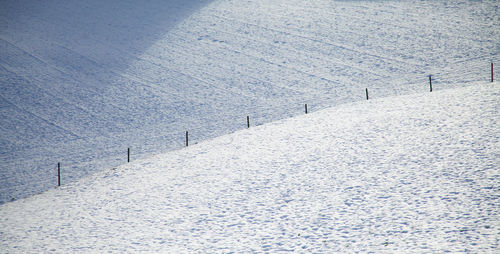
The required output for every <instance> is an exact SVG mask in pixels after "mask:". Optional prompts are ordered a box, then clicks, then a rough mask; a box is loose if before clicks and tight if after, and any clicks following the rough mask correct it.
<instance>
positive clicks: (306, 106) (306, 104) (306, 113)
mask: <svg viewBox="0 0 500 254" xmlns="http://www.w3.org/2000/svg"><path fill="white" fill-rule="evenodd" d="M306 114H307V104H306Z"/></svg>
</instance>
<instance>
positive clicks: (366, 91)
mask: <svg viewBox="0 0 500 254" xmlns="http://www.w3.org/2000/svg"><path fill="white" fill-rule="evenodd" d="M365 91H366V100H368V98H369V97H368V88H366V89H365Z"/></svg>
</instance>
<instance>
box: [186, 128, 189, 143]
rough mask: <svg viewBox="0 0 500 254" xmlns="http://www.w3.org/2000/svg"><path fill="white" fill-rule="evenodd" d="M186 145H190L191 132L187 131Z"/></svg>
mask: <svg viewBox="0 0 500 254" xmlns="http://www.w3.org/2000/svg"><path fill="white" fill-rule="evenodd" d="M186 146H189V133H188V132H187V131H186Z"/></svg>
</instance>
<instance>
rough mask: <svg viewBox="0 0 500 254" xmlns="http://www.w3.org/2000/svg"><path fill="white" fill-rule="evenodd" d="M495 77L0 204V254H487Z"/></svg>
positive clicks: (350, 108) (497, 150) (495, 192)
mask: <svg viewBox="0 0 500 254" xmlns="http://www.w3.org/2000/svg"><path fill="white" fill-rule="evenodd" d="M498 98H500V92H499V83H498V82H497V83H495V84H492V83H487V84H484V83H483V84H475V85H474V86H470V87H466V88H457V89H450V90H445V91H439V92H435V93H423V94H415V95H406V96H399V97H391V98H385V99H378V100H372V101H363V102H357V103H352V104H346V105H341V106H337V107H334V108H330V109H325V110H321V111H318V112H315V113H312V114H308V115H303V116H298V117H295V118H291V119H287V120H283V121H278V122H275V123H271V124H266V125H263V126H259V127H252V128H250V129H248V130H242V131H238V132H236V133H233V134H230V135H225V136H221V137H218V138H215V139H212V140H208V141H204V142H201V143H199V144H197V145H194V146H190V147H188V148H185V149H180V150H176V151H171V152H168V153H165V154H161V155H156V156H154V157H151V158H148V159H145V160H138V161H135V162H132V163H129V164H126V165H123V166H120V167H117V168H113V169H111V170H107V171H105V172H99V173H97V174H94V175H92V176H90V177H86V178H84V179H82V180H81V181H78V182H74V183H71V184H68V185H65V186H63V187H61V188H57V189H52V190H50V191H47V192H44V193H42V194H39V195H35V196H32V197H29V198H26V199H21V200H17V201H14V202H9V203H6V204H3V205H1V206H0V249H2V251H4V252H64V253H68V252H88V253H95V252H109V251H111V252H119V253H123V252H140V251H146V252H170V253H195V252H200V251H201V252H217V253H220V252H238V253H239V252H270V253H277V252H295V253H296V252H307V253H333V252H335V253H358V252H361V253H367V252H376V253H423V252H430V253H444V252H452V253H458V252H467V253H469V252H470V253H496V252H497V251H498V248H499V247H500V246H499V243H498V235H499V234H500V213H499V212H500V205H499V204H500V202H499V201H500V200H499V197H500V189H499V186H498V182H499V179H500V171H499V168H500V157H499V156H498V155H499V154H500V132H499V131H500V113H499V112H500V110H499V107H500V105H499V103H498Z"/></svg>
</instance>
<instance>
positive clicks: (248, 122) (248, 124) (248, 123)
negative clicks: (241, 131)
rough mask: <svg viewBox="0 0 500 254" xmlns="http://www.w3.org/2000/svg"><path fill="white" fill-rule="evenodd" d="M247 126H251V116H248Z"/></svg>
mask: <svg viewBox="0 0 500 254" xmlns="http://www.w3.org/2000/svg"><path fill="white" fill-rule="evenodd" d="M247 128H250V117H249V116H247Z"/></svg>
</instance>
